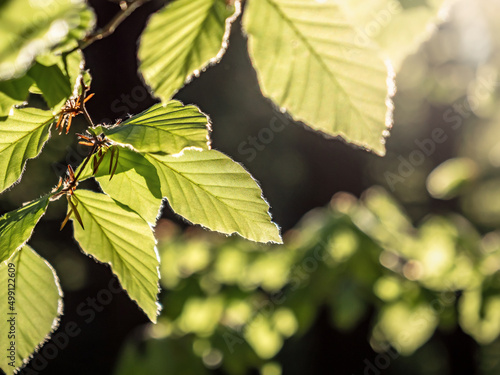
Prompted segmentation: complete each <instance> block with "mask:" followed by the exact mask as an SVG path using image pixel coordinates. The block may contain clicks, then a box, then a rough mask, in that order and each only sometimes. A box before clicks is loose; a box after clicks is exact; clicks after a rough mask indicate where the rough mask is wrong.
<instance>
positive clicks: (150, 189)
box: [0, 0, 440, 373]
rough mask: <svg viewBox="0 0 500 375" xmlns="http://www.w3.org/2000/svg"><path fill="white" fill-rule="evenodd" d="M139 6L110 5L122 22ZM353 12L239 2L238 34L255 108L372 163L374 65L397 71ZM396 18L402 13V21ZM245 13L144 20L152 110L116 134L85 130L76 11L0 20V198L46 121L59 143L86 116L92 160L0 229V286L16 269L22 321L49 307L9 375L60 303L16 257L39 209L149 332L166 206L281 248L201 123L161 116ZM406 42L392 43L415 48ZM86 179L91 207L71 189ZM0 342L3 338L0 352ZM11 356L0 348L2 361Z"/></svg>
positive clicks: (203, 6)
mask: <svg viewBox="0 0 500 375" xmlns="http://www.w3.org/2000/svg"><path fill="white" fill-rule="evenodd" d="M142 2H143V1H131V2H122V8H123V9H122V14H128V13H130V11H131V9H132V10H133V7H134V6H138V4H140V3H142ZM355 3H356V2H352V4H348V5H346V6H341V5H339V4H337V3H336V2H310V1H306V0H294V1H281V0H251V1H249V2H248V4H247V6H246V9H245V14H244V17H243V28H244V30H245V32H246V33H247V35H248V39H249V52H250V56H251V59H252V61H253V63H254V66H255V68H256V70H257V73H258V77H259V82H260V84H261V88H262V91H263V93H264V95H266V96H268V97H269V98H271V99H272V100H273V101H274V102H275V103H276V104H277V105H278V106H280V107H282V108H283V109H284V110H288V111H289V112H290V114H291V115H292V116H293V117H294V118H295V119H297V120H302V121H304V122H305V123H307V124H309V125H310V126H311V127H313V128H315V129H318V130H321V131H323V132H325V133H327V134H331V135H338V136H342V137H343V138H344V139H345V140H347V141H349V142H352V143H353V144H355V145H358V146H361V147H365V148H367V149H370V150H372V151H374V152H375V153H377V154H380V155H383V154H384V152H385V149H384V140H383V138H384V137H385V136H387V135H388V132H387V130H386V128H387V126H390V125H391V123H392V105H391V102H390V100H389V97H390V96H391V95H392V94H393V92H394V87H393V82H392V78H393V77H392V70H391V69H390V68H388V66H387V65H386V64H385V63H384V60H383V58H382V57H381V56H382V55H385V57H392V58H393V59H394V60H395V61H398V59H399V60H401V59H402V57H401V56H396V55H394V57H393V56H391V54H392V52H394V49H392V48H391V46H390V45H389V44H390V43H388V42H387V39H384V37H383V35H384V33H383V32H382V31H384V30H385V29H387V30H386V31H387V33H389V32H390V31H389V30H390V25H391V22H389V24H383V25H380V30H379V31H381V35H380V36H378V35H372V36H371V40H370V43H363V42H362V41H361V40H360V39H359V38H358V36H359V33H360V28H361V27H360V26H361V25H363V23H364V22H366V18H365V19H363V18H362V17H359V18H358V17H357V16H356V15H357V14H358V11H356V9H357V5H356V4H355ZM360 3H361V2H360ZM396 3H397V4H399V8H398V9H399V11H400V13H401V12H402V13H404V14H406V15H408V14H409V13H411V8H410V10H409V11H408V13H406V9H404V6H403V5H402V3H401V4H400V3H399V2H396ZM134 4H135V5H134ZM387 4H389V3H384V4H379V5H380V6H381V9H384V7H386V6H388V5H387ZM358 5H359V4H358ZM439 5H440V2H433V4H432V5H430V4H425V6H423V9H424V14H425V16H424V17H421V18H416V20H417V21H416V22H415V23H414V24H413V25H414V26H415V28H417V29H418V28H419V27H420V29H424V27H425V24H426V23H427V22H428V21H429V19H430V18H432V17H434V15H435V13H436V9H437V8H438V7H439ZM241 6H242V5H241V3H240V2H239V1H236V2H229V4H228V3H227V2H226V1H224V0H176V1H174V2H172V3H171V4H169V5H168V6H166V7H165V8H163V9H162V10H160V11H159V12H158V13H156V14H155V15H153V16H152V17H151V19H150V21H149V23H148V26H147V28H146V30H145V32H144V34H143V36H142V39H141V43H140V49H139V59H140V71H141V73H142V74H143V76H144V78H145V80H146V82H147V83H148V84H149V85H150V87H151V89H152V90H153V92H154V93H155V95H157V96H158V97H159V98H160V99H161V101H162V103H160V104H157V105H155V106H153V107H151V108H149V109H148V110H146V111H144V112H143V113H140V114H138V115H136V116H134V117H132V118H130V119H128V120H127V121H124V122H122V123H116V124H113V125H105V124H97V126H94V124H93V123H92V119H91V117H90V115H89V114H88V113H87V111H86V109H85V101H86V100H87V99H88V98H89V97H87V96H86V95H87V89H88V87H89V85H90V81H91V78H90V75H89V73H88V72H86V71H85V70H84V68H85V66H84V61H83V57H82V52H81V50H82V49H83V48H85V47H86V46H88V45H89V44H90V43H92V42H93V41H95V40H98V39H100V38H102V37H103V36H105V35H107V34H108V33H109V32H110V29H111V27H109V28H108V29H106V30H93V28H94V16H93V13H92V11H91V10H90V9H89V8H88V7H87V6H86V4H85V3H84V2H83V1H70V0H57V1H56V0H54V1H51V2H48V3H47V2H37V1H28V0H16V1H6V2H3V3H2V4H1V5H0V25H1V26H0V33H1V36H2V38H1V42H0V56H1V59H0V116H1V121H0V192H4V191H5V190H6V189H9V188H11V187H12V186H13V185H14V184H15V183H16V182H18V181H19V180H20V178H21V175H22V173H23V170H24V168H25V166H26V162H27V160H28V159H31V158H35V157H37V156H38V155H39V154H40V152H41V151H42V148H43V146H44V144H45V143H46V142H47V141H48V140H49V138H50V136H51V133H52V132H53V131H54V130H53V124H54V123H55V122H56V121H57V126H56V129H55V130H58V129H60V130H61V131H62V128H63V127H65V128H66V133H67V132H68V131H69V130H70V126H71V120H72V118H73V117H74V116H76V115H79V114H84V115H85V117H86V119H87V121H88V122H89V129H88V134H83V135H79V136H80V139H81V140H82V141H81V143H82V144H86V145H88V146H89V147H90V149H89V154H88V156H87V158H86V159H85V161H84V162H83V163H82V165H81V166H80V167H79V168H78V169H77V170H76V171H75V172H74V171H73V168H72V167H71V166H68V174H67V176H65V177H64V178H61V180H60V183H59V185H58V186H57V187H56V188H54V189H52V190H51V191H50V192H48V193H47V194H46V195H44V196H43V197H41V198H39V199H37V200H35V201H33V202H29V203H27V204H26V205H24V206H23V207H22V208H19V209H17V210H15V211H12V212H9V213H7V214H5V215H4V216H2V217H1V218H0V236H1V237H0V238H1V240H0V263H1V265H0V272H3V271H2V270H3V268H6V267H7V264H8V262H13V263H14V264H16V270H17V271H16V272H17V275H16V278H17V280H18V282H19V283H18V287H17V289H18V292H17V293H18V298H17V303H16V307H15V309H16V311H17V312H18V313H19V314H27V313H28V311H31V310H30V309H31V308H32V304H33V301H37V300H38V299H40V298H41V299H43V300H44V301H45V302H44V306H45V305H46V307H47V308H44V309H41V310H40V312H39V314H38V315H37V317H36V319H38V320H39V322H38V323H39V324H29V323H27V322H29V320H21V319H20V320H19V325H18V327H17V330H18V336H17V339H16V340H17V341H16V343H17V346H16V360H15V366H9V365H8V364H7V360H6V359H5V357H2V359H0V367H2V368H3V369H4V370H6V371H7V372H8V373H12V372H13V371H14V370H15V368H17V367H19V366H21V365H22V363H23V361H26V360H27V359H28V358H29V356H30V354H31V353H32V352H33V351H34V350H35V349H36V348H37V347H38V345H40V344H41V343H42V342H43V341H44V340H45V339H46V337H47V334H48V333H49V332H50V331H51V330H53V329H54V328H55V327H56V326H57V319H58V314H59V313H60V312H61V301H60V298H61V296H62V293H61V292H60V288H59V286H58V280H57V277H56V276H55V274H54V273H53V270H52V269H51V268H50V266H49V265H48V264H47V263H46V262H45V261H44V260H43V259H42V258H40V257H39V256H38V255H37V254H36V253H35V252H34V251H33V250H32V249H31V248H30V247H29V246H27V245H26V244H27V242H28V241H29V239H30V237H31V234H32V232H33V230H34V228H35V226H36V224H37V223H38V221H39V220H40V219H41V217H42V216H43V214H44V213H45V211H46V209H47V207H48V205H49V203H50V202H51V201H53V200H55V199H58V198H60V197H62V196H63V195H64V196H66V197H67V198H68V215H67V217H66V219H65V220H64V222H63V225H64V224H65V223H66V221H67V220H68V219H69V218H70V217H75V218H76V219H77V221H78V222H79V223H80V225H75V227H74V232H75V233H74V234H75V239H76V240H77V241H78V243H79V245H80V247H81V248H82V250H83V251H84V252H85V253H86V254H89V255H90V256H92V257H94V258H95V259H97V260H98V261H100V262H103V263H108V264H109V265H110V266H111V268H112V270H113V272H114V273H115V274H116V275H117V276H118V278H119V280H120V282H121V283H122V285H123V287H124V288H125V289H126V290H127V292H128V293H129V295H130V297H131V298H132V299H133V300H135V301H136V302H137V303H138V305H139V306H140V307H141V308H142V309H143V310H144V312H145V313H146V314H147V315H148V317H149V318H150V319H151V320H152V321H153V322H154V321H156V316H157V314H158V310H159V305H158V303H157V294H158V281H159V274H158V267H159V256H158V254H157V252H156V248H155V238H154V236H153V232H152V227H153V226H154V225H155V223H156V219H157V217H158V214H159V209H160V207H161V203H162V200H163V199H164V198H166V199H167V200H168V203H169V204H170V206H171V207H172V209H173V210H174V211H175V212H176V213H178V214H179V215H181V216H182V217H184V218H185V219H187V220H188V221H190V222H192V223H195V224H201V225H203V226H205V227H207V228H209V229H211V230H215V231H219V232H222V233H226V234H231V233H235V232H236V233H239V234H240V235H241V236H243V237H245V238H247V239H250V240H253V241H259V242H276V243H280V242H281V237H280V234H279V229H278V227H277V226H276V225H275V224H274V223H272V221H271V217H270V215H269V212H268V210H269V206H268V204H267V202H266V201H265V200H264V199H263V197H262V194H261V190H260V187H259V186H258V184H257V183H256V181H255V180H254V179H253V178H252V177H251V176H250V175H249V174H248V173H247V172H246V171H245V170H244V169H243V167H242V166H240V165H239V164H237V163H235V162H234V161H232V160H231V159H230V158H229V157H227V156H226V155H224V154H222V153H220V152H218V151H215V150H212V149H211V147H210V138H209V136H210V122H209V119H208V117H207V116H206V115H204V114H203V113H201V112H200V111H199V110H198V109H197V108H196V107H194V106H190V105H187V106H186V105H183V104H182V103H180V102H178V101H175V100H172V96H173V95H174V94H175V93H176V92H177V91H178V90H179V89H180V88H181V87H182V86H183V85H184V83H185V82H186V81H189V80H190V79H192V78H193V76H197V75H198V74H199V72H200V71H201V70H203V69H205V68H206V67H207V66H208V65H209V64H211V63H214V62H216V61H218V60H219V59H220V58H221V56H222V54H223V53H224V51H225V49H226V48H227V40H228V36H229V32H230V28H231V23H232V22H234V20H235V19H236V18H237V17H238V16H239V14H240V11H241ZM344 7H345V8H346V9H343V8H344ZM403 10H405V12H403ZM396 16H398V17H399V14H396V13H395V14H394V18H395V19H397V18H398V17H396ZM403 18H404V17H403ZM114 20H120V17H117V18H115V19H114ZM112 26H113V27H116V24H114V25H112ZM403 39H404V38H403ZM409 42H410V41H409V40H404V41H403V42H402V43H405V44H409V45H413V44H412V43H409ZM108 165H109V168H107V166H108ZM91 177H95V179H96V180H97V182H98V183H99V185H100V187H101V189H102V192H103V193H97V192H92V191H88V190H81V189H77V186H78V183H79V182H80V181H83V180H85V179H87V178H91ZM84 228H85V229H84ZM27 269H30V270H33V269H35V270H36V269H39V270H40V272H39V273H37V275H38V276H40V278H43V280H38V281H36V283H35V282H33V279H32V278H31V276H30V277H28V276H26V277H25V275H26V274H25V272H27V271H26V270H27ZM4 273H5V272H4ZM33 277H34V276H33ZM23 280H24V281H23ZM40 285H43V286H44V287H43V288H40ZM1 293H3V292H1ZM2 295H3V294H2ZM6 300H7V299H6V298H3V297H2V302H1V305H0V306H1V308H0V312H4V313H5V312H6V309H7V308H8V306H7V305H5V304H4V302H3V301H6ZM4 310H5V311H4ZM31 321H33V318H31ZM5 329H6V328H0V334H1V335H2V337H5V335H4V330H5ZM7 345H8V344H7V342H6V341H5V340H3V339H2V340H1V342H0V348H1V349H2V350H3V351H4V352H5V350H7V348H8V346H7Z"/></svg>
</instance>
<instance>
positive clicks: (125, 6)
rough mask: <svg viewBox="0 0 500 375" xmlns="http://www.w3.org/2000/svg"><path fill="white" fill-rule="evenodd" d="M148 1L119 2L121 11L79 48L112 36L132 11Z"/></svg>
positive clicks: (88, 37)
mask: <svg viewBox="0 0 500 375" xmlns="http://www.w3.org/2000/svg"><path fill="white" fill-rule="evenodd" d="M148 1H149V0H134V1H132V2H129V3H127V2H126V1H121V2H120V7H121V9H122V10H121V11H120V12H118V13H117V14H116V15H115V16H114V17H113V18H112V19H111V21H109V22H108V24H107V25H106V26H104V27H103V28H102V29H99V30H97V31H95V32H94V33H92V34H90V35H89V36H87V37H86V38H85V39H84V40H83V43H82V44H81V45H80V46H79V48H80V49H82V50H83V49H85V48H87V47H88V46H90V45H91V44H92V43H94V42H95V41H96V40H101V39H103V38H106V37H107V36H109V35H111V34H113V32H114V31H115V30H116V28H117V27H118V26H119V25H120V24H121V23H122V22H123V21H124V20H125V19H126V18H127V17H128V16H130V14H132V12H133V11H134V10H136V9H137V8H139V7H140V6H141V5H143V4H144V3H146V2H148Z"/></svg>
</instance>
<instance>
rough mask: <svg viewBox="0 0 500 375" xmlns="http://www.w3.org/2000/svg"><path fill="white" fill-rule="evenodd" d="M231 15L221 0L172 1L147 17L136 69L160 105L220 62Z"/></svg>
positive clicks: (230, 10) (231, 8) (231, 9)
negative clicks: (216, 62) (203, 71)
mask: <svg viewBox="0 0 500 375" xmlns="http://www.w3.org/2000/svg"><path fill="white" fill-rule="evenodd" d="M233 13H234V10H233V7H231V6H228V5H226V1H225V0H176V1H173V2H172V3H170V4H169V5H168V6H167V7H165V8H164V9H162V10H160V11H159V12H158V13H156V14H154V15H153V16H151V18H150V20H149V23H148V25H147V27H146V30H145V31H144V33H143V35H142V38H141V42H140V48H139V60H140V70H141V72H142V74H143V75H144V78H145V79H146V82H147V83H148V84H149V85H150V86H151V88H152V89H153V91H154V93H155V94H156V95H157V96H159V97H160V98H161V99H162V101H163V102H165V101H168V100H169V99H171V98H172V96H173V95H174V94H175V93H176V92H177V91H178V90H179V89H180V88H181V87H182V86H183V85H184V83H185V82H186V81H187V80H188V79H189V78H190V77H192V75H193V73H194V74H198V73H195V72H199V71H201V70H202V69H205V68H206V67H207V65H208V64H210V63H211V62H214V61H217V60H218V59H220V57H221V56H222V54H223V53H224V50H225V47H226V39H227V36H226V35H225V32H226V31H225V30H226V27H227V28H229V24H230V20H229V21H227V24H228V26H226V20H227V19H228V17H230V16H231V14H233Z"/></svg>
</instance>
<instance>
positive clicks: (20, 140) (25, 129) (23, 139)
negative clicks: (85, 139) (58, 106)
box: [0, 108, 54, 193]
mask: <svg viewBox="0 0 500 375" xmlns="http://www.w3.org/2000/svg"><path fill="white" fill-rule="evenodd" d="M53 121H54V116H53V115H52V113H51V112H49V111H42V110H40V109H37V108H23V109H13V111H12V115H11V116H9V117H7V118H4V119H3V121H0V193H1V192H3V191H4V190H5V189H7V188H8V187H10V186H11V185H12V184H14V183H15V182H16V181H17V180H19V178H20V177H21V175H22V173H23V171H24V166H25V163H26V160H28V159H32V158H34V157H37V156H38V154H39V153H40V151H42V147H43V145H44V144H45V142H46V141H47V140H48V139H49V128H50V125H51V124H52V122H53Z"/></svg>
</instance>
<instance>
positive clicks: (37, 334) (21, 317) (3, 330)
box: [0, 246, 62, 375]
mask: <svg viewBox="0 0 500 375" xmlns="http://www.w3.org/2000/svg"><path fill="white" fill-rule="evenodd" d="M12 265H14V267H13V268H14V277H11V276H12V275H10V274H9V273H10V271H11V270H12V268H11V266H12ZM12 279H14V281H15V303H14V304H10V303H9V299H8V298H9V285H10V284H11V283H12V281H11V280H12ZM0 285H2V288H1V290H0V315H1V316H2V320H3V322H2V324H1V325H0V335H1V337H2V339H1V340H0V350H1V351H2V356H1V357H0V367H1V368H2V369H3V370H4V371H5V373H6V374H7V375H11V374H13V373H14V370H15V369H16V368H18V367H20V366H22V365H23V361H27V360H28V359H29V358H30V356H31V354H32V353H33V352H34V351H36V350H37V349H38V348H40V345H42V344H43V343H44V342H45V341H46V340H47V339H48V338H49V335H50V333H51V332H53V331H54V330H55V329H56V328H57V326H58V325H59V316H60V315H61V314H62V299H61V298H62V291H61V287H60V286H59V279H58V278H57V275H56V273H55V271H54V269H53V268H52V267H51V266H50V265H49V264H48V263H47V261H45V260H44V259H43V258H42V257H40V256H39V255H38V254H37V253H35V252H34V251H33V249H31V248H30V247H29V246H25V247H23V248H22V250H21V251H19V252H18V253H16V255H15V256H14V257H13V258H12V259H11V260H10V261H9V262H3V263H1V264H0ZM11 294H12V293H11ZM11 313H15V314H16V315H10V314H11ZM12 317H13V318H14V319H15V326H13V327H15V338H11V337H10V336H9V335H10V334H11V323H10V322H7V321H8V319H10V318H12ZM12 342H14V352H15V354H14V357H15V360H14V366H11V365H9V363H10V362H11V359H10V358H9V357H10V355H11V343H12Z"/></svg>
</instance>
